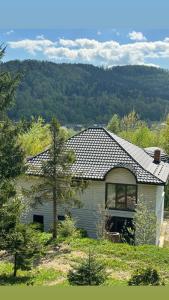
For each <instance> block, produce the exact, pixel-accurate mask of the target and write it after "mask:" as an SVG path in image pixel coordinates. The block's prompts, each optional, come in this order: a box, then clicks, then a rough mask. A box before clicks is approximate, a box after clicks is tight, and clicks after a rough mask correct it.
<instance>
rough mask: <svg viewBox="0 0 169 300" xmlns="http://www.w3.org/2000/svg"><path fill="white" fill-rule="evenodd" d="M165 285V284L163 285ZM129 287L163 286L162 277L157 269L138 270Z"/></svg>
mask: <svg viewBox="0 0 169 300" xmlns="http://www.w3.org/2000/svg"><path fill="white" fill-rule="evenodd" d="M162 284H163V285H164V283H162ZM128 285H136V286H137V285H155V286H157V285H161V279H160V275H159V274H158V272H157V270H156V269H152V268H146V269H143V270H136V271H135V273H134V274H133V275H132V277H131V278H130V280H129V281H128Z"/></svg>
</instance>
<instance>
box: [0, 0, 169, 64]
mask: <svg viewBox="0 0 169 300" xmlns="http://www.w3.org/2000/svg"><path fill="white" fill-rule="evenodd" d="M1 12H3V13H1V18H0V44H1V43H3V44H4V45H6V46H7V49H6V55H5V56H4V58H3V60H4V61H8V60H13V59H19V60H23V59H39V60H49V61H53V62H56V63H62V62H69V63H88V64H94V65H98V66H104V67H112V66H115V65H126V64H132V65H133V64H137V65H138V64H139V65H140V64H144V65H150V66H151V65H153V66H157V67H162V68H167V69H169V18H168V12H169V1H168V0H166V1H165V0H161V1H158V0H156V1H152V0H149V1H145V0H142V1H140V0H139V1H138V0H118V1H115V0H111V1H110V0H104V1H102V0H97V1H95V0H93V1H92V0H90V1H89V0H86V1H84V0H83V1H81V0H78V1H77V0H69V1H68V0H62V1H60V0H59V1H58V0H48V1H46V0H43V1H39V0H36V1H35V0H34V1H33V0H29V1H24V0H22V1H21V0H13V1H12V0H11V1H9V0H6V1H3V3H1Z"/></svg>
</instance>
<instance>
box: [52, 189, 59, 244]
mask: <svg viewBox="0 0 169 300" xmlns="http://www.w3.org/2000/svg"><path fill="white" fill-rule="evenodd" d="M57 228H58V212H57V198H56V188H55V187H53V239H56V238H57Z"/></svg>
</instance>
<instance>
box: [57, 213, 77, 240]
mask: <svg viewBox="0 0 169 300" xmlns="http://www.w3.org/2000/svg"><path fill="white" fill-rule="evenodd" d="M75 225H76V222H75V221H74V220H73V219H72V218H71V217H69V216H66V217H65V220H64V221H62V222H60V224H59V226H58V235H59V236H60V237H63V238H66V237H76V236H77V234H78V232H77V229H76V226H75Z"/></svg>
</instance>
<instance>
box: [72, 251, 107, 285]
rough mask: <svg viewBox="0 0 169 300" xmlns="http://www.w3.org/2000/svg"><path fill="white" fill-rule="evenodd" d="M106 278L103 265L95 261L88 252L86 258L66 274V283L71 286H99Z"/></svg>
mask: <svg viewBox="0 0 169 300" xmlns="http://www.w3.org/2000/svg"><path fill="white" fill-rule="evenodd" d="M106 278H107V274H106V270H105V266H104V264H103V263H100V262H99V261H97V260H96V258H95V257H94V255H93V254H91V252H90V251H89V255H88V257H87V258H86V259H84V260H83V261H82V263H81V264H80V265H79V266H77V267H76V268H74V269H73V270H70V271H69V273H68V281H69V283H70V284H71V285H80V286H83V285H87V286H93V285H101V284H103V283H104V281H105V280H106Z"/></svg>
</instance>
